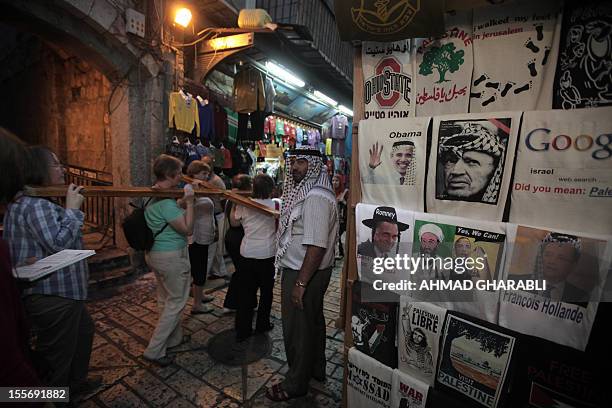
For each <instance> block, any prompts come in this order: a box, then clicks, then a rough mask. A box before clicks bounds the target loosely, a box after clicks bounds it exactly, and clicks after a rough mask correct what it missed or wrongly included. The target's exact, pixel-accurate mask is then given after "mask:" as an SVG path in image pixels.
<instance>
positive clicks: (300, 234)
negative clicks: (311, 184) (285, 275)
mask: <svg viewBox="0 0 612 408" xmlns="http://www.w3.org/2000/svg"><path fill="white" fill-rule="evenodd" d="M314 190H315V189H313V190H311V191H310V192H309V193H308V196H307V197H306V199H305V200H304V201H302V202H300V203H298V204H297V205H296V206H295V207H294V208H293V214H294V216H295V217H296V219H295V221H293V225H292V228H291V231H289V230H287V231H286V232H285V233H284V234H283V236H282V237H280V242H281V243H283V242H286V241H287V240H288V239H291V245H290V246H289V248H287V252H286V253H285V255H284V256H283V257H282V258H281V259H280V265H281V266H282V267H283V268H289V269H295V270H299V269H300V268H301V267H302V263H303V262H304V258H305V257H306V249H307V247H306V246H307V245H313V246H317V247H319V248H325V255H323V260H322V261H321V265H319V268H318V269H319V270H321V269H325V268H329V267H330V266H332V265H333V263H334V254H335V248H336V244H337V240H336V239H337V237H338V230H339V222H338V217H337V213H336V211H334V208H333V207H334V206H335V205H336V197H334V195H333V194H332V193H331V192H328V191H324V190H322V189H316V190H317V191H314Z"/></svg>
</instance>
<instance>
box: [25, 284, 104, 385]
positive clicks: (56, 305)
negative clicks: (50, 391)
mask: <svg viewBox="0 0 612 408" xmlns="http://www.w3.org/2000/svg"><path fill="white" fill-rule="evenodd" d="M24 305H25V308H26V311H27V314H28V318H29V320H30V324H31V325H32V330H33V332H34V334H35V335H36V344H35V349H36V354H37V356H38V357H39V358H41V359H42V360H43V361H44V363H45V365H46V366H47V367H48V368H49V370H50V373H49V375H48V376H47V378H45V380H46V381H45V382H47V383H48V384H49V386H51V387H67V386H70V385H74V384H76V383H78V382H80V381H84V380H85V379H86V378H87V370H88V369H89V357H90V356H91V345H92V343H93V336H94V330H95V328H94V323H93V321H92V320H91V316H90V315H89V312H88V311H87V308H86V307H85V302H84V301H79V300H73V299H66V298H63V297H59V296H49V295H29V296H27V297H26V298H25V299H24Z"/></svg>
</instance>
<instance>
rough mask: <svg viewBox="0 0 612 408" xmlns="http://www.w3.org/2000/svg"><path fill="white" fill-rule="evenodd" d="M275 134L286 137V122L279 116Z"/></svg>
mask: <svg viewBox="0 0 612 408" xmlns="http://www.w3.org/2000/svg"><path fill="white" fill-rule="evenodd" d="M274 133H275V134H276V135H280V136H285V122H284V121H283V120H282V119H281V118H279V117H278V116H277V117H276V131H275V132H274Z"/></svg>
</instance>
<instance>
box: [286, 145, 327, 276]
mask: <svg viewBox="0 0 612 408" xmlns="http://www.w3.org/2000/svg"><path fill="white" fill-rule="evenodd" d="M300 153H302V154H300ZM290 158H292V159H295V160H299V159H305V160H307V161H308V170H307V172H306V176H305V177H304V178H303V179H302V180H301V181H300V182H299V183H297V184H296V183H295V181H294V180H293V176H292V174H291V160H290ZM285 166H286V168H285V182H284V185H283V195H282V198H281V200H282V207H281V217H280V222H279V225H278V231H277V234H276V240H277V245H278V250H277V252H276V260H275V266H276V268H277V270H278V269H279V265H280V264H279V262H280V259H281V258H282V257H283V256H284V255H285V253H286V252H287V249H288V248H289V246H290V245H291V241H292V240H293V237H292V236H289V237H288V238H286V239H285V240H284V241H283V240H282V237H283V235H284V234H285V232H286V231H287V230H291V227H292V225H293V222H294V221H295V220H296V219H297V217H299V214H296V215H295V216H294V217H292V216H291V214H292V212H293V209H294V208H295V206H296V205H298V204H299V203H300V202H302V201H304V200H305V199H306V197H307V196H308V194H309V193H310V192H311V191H312V190H313V189H320V190H322V192H325V190H327V191H328V192H329V193H330V194H327V195H328V196H329V197H330V203H332V204H333V205H332V208H333V209H334V211H337V208H336V195H335V194H334V189H333V187H332V184H331V180H330V177H329V175H328V174H327V168H326V167H325V163H323V158H322V157H321V155H320V153H319V150H318V149H316V148H314V147H312V146H301V147H300V148H299V149H296V150H291V151H289V156H288V157H287V160H286V163H285ZM336 219H337V217H336ZM304 222H307V220H304Z"/></svg>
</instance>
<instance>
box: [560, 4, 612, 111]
mask: <svg viewBox="0 0 612 408" xmlns="http://www.w3.org/2000/svg"><path fill="white" fill-rule="evenodd" d="M611 31H612V3H611V2H609V1H604V0H600V1H566V2H565V5H564V10H563V26H562V30H561V42H560V48H559V59H558V60H557V70H556V72H555V83H554V89H553V108H554V109H575V108H588V107H596V106H607V105H612V67H611V66H610V61H611V60H612V47H611V45H610V44H611V43H612V36H611V35H610V32H611Z"/></svg>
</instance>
